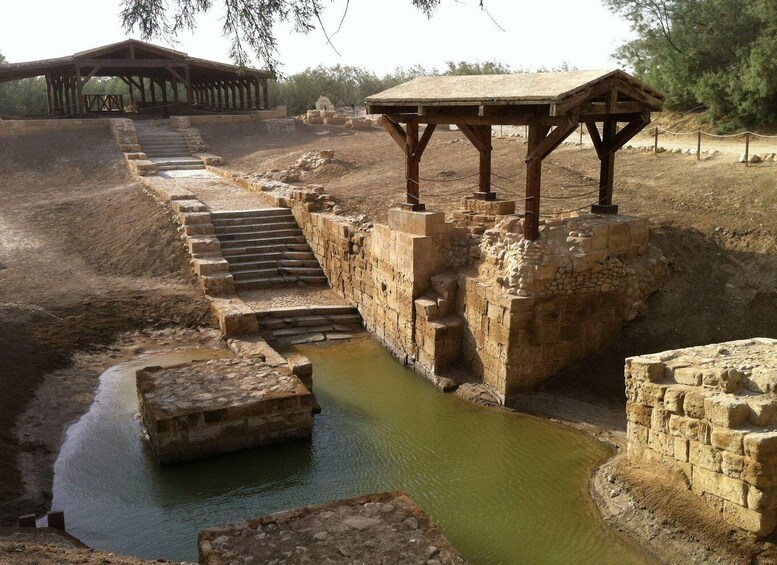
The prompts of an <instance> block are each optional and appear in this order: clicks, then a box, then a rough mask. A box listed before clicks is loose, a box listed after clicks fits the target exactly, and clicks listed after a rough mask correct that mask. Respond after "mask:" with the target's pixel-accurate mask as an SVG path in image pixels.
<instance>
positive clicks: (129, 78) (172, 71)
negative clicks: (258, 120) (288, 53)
mask: <svg viewBox="0 0 777 565" xmlns="http://www.w3.org/2000/svg"><path fill="white" fill-rule="evenodd" d="M37 76H44V77H46V87H47V93H48V108H49V115H51V116H71V115H72V116H75V115H78V114H83V113H85V112H87V111H89V109H90V108H91V109H95V110H99V109H105V108H106V107H108V106H109V105H108V104H107V101H103V102H105V103H104V104H97V105H95V104H93V102H94V101H93V100H92V99H91V98H85V97H84V96H83V87H84V85H86V83H87V82H88V81H89V79H91V78H92V77H119V78H120V79H121V80H122V81H124V83H125V84H126V85H127V86H128V88H129V96H130V102H131V103H132V104H133V105H134V106H135V107H137V108H140V109H144V108H152V109H153V108H171V107H175V109H176V110H178V111H186V110H191V109H192V108H193V107H194V106H195V105H197V106H199V107H202V108H205V109H212V110H221V111H224V110H254V109H260V108H267V107H268V100H267V79H268V78H271V76H272V75H271V74H270V73H268V72H266V71H259V70H256V69H248V68H240V67H236V66H234V65H228V64H224V63H217V62H214V61H206V60H204V59H197V58H195V57H189V56H188V55H187V54H186V53H181V52H179V51H174V50H172V49H166V48H164V47H159V46H156V45H152V44H150V43H145V42H142V41H137V40H135V39H128V40H125V41H121V42H119V43H114V44H111V45H106V46H104V47H98V48H96V49H90V50H88V51H82V52H80V53H76V54H74V55H71V56H69V57H60V58H57V59H46V60H42V61H31V62H27V63H13V64H7V65H0V83H2V82H6V81H10V80H19V79H24V78H31V77H37ZM147 80H148V85H147V84H146V81H147ZM168 84H169V85H170V87H171V89H172V92H173V96H174V100H173V103H172V104H169V103H168V100H167V90H168V89H167V86H168ZM179 85H183V86H184V88H185V91H186V100H185V101H179V100H178V97H179V95H178V86H179ZM147 86H148V88H147ZM157 86H158V87H159V89H160V98H161V100H160V102H161V104H159V103H158V102H157V99H156V94H157V89H156V87H157ZM133 87H134V88H135V89H137V91H138V93H139V100H138V101H136V100H135V92H134V89H133ZM147 90H148V93H149V94H150V97H151V100H150V101H149V100H147V99H146V94H147ZM110 107H111V108H113V107H114V106H110Z"/></svg>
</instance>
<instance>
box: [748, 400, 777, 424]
mask: <svg viewBox="0 0 777 565" xmlns="http://www.w3.org/2000/svg"><path fill="white" fill-rule="evenodd" d="M748 408H749V410H750V413H749V414H748V420H749V421H750V423H751V424H753V425H754V426H760V427H765V426H768V425H770V424H772V423H774V421H775V420H777V400H776V399H773V398H763V397H761V398H758V397H756V398H753V399H749V400H748Z"/></svg>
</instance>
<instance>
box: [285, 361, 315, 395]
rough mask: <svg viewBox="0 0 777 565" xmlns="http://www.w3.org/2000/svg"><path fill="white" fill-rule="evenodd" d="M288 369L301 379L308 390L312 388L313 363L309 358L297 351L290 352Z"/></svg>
mask: <svg viewBox="0 0 777 565" xmlns="http://www.w3.org/2000/svg"><path fill="white" fill-rule="evenodd" d="M288 364H289V369H290V370H291V372H292V374H293V375H294V376H296V377H297V378H298V379H299V380H301V381H302V384H304V385H305V387H306V388H307V389H308V390H311V391H312V390H313V363H311V362H310V359H308V358H307V357H305V356H304V355H301V354H299V353H292V354H290V355H289V357H288Z"/></svg>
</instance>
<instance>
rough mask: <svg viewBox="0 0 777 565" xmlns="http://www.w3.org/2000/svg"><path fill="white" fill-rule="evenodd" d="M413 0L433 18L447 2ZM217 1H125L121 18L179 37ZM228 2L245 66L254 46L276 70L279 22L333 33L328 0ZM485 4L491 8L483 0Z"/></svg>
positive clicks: (149, 31)
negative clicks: (325, 19) (324, 17)
mask: <svg viewBox="0 0 777 565" xmlns="http://www.w3.org/2000/svg"><path fill="white" fill-rule="evenodd" d="M410 1H411V2H412V4H413V6H415V7H416V8H418V9H419V10H421V12H423V13H424V14H425V15H426V16H427V17H431V15H432V12H433V11H434V10H435V8H437V6H438V5H439V4H440V2H441V0H410ZM213 4H214V2H213V0H176V1H175V2H169V3H168V2H165V1H164V0H123V3H122V6H123V9H122V11H121V21H122V25H123V26H124V28H125V29H126V30H127V31H132V30H134V29H136V28H137V29H138V30H139V31H140V33H141V36H142V37H143V38H144V39H152V38H154V37H165V36H167V37H174V36H176V35H177V34H178V33H180V32H182V31H185V30H187V29H188V30H191V29H194V28H195V27H196V20H197V17H198V16H200V15H201V14H205V13H206V12H208V11H209V10H210V9H211V8H212V7H213ZM223 6H224V9H225V16H224V25H223V26H222V31H223V33H224V36H225V37H228V38H229V39H230V50H229V54H230V57H231V58H232V59H233V60H234V61H235V62H236V63H237V64H239V65H245V64H246V62H247V61H248V58H249V57H248V50H251V51H252V52H253V54H254V55H256V57H257V58H258V59H259V61H261V62H263V63H264V64H266V65H267V67H268V68H270V69H271V70H275V69H276V67H277V66H278V61H277V59H276V58H275V54H276V53H277V40H276V37H275V25H276V24H277V23H281V22H288V23H291V24H292V26H293V28H294V31H296V32H298V33H303V34H307V33H310V32H311V31H312V30H314V29H316V25H318V26H319V27H320V28H321V29H322V31H323V32H324V34H325V35H326V34H327V32H326V30H325V29H324V25H323V23H322V21H321V14H322V12H323V11H324V0H223ZM480 8H481V9H482V10H485V8H484V7H483V3H482V0H481V3H480ZM347 10H348V4H347V3H346V11H347ZM344 17H345V14H343V18H344ZM327 40H329V36H328V35H327ZM330 43H331V42H330Z"/></svg>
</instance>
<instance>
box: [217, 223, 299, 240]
mask: <svg viewBox="0 0 777 565" xmlns="http://www.w3.org/2000/svg"><path fill="white" fill-rule="evenodd" d="M214 233H216V234H217V237H218V238H219V241H221V242H222V243H224V242H232V241H264V240H273V239H279V238H283V237H301V238H302V239H303V240H304V239H305V236H304V234H303V233H302V230H301V229H299V228H296V227H295V228H292V229H285V230H280V229H279V230H274V231H250V232H241V233H232V232H228V233H224V232H219V231H215V227H214Z"/></svg>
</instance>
